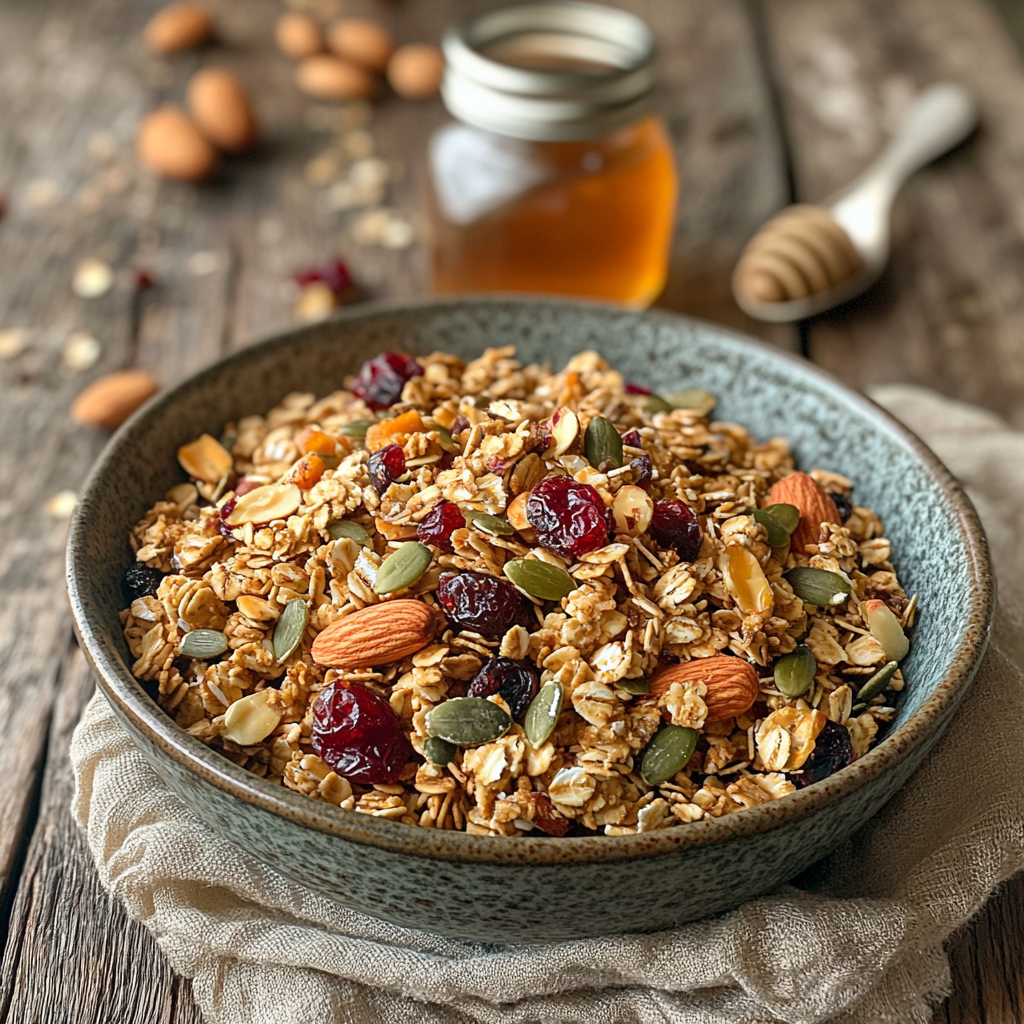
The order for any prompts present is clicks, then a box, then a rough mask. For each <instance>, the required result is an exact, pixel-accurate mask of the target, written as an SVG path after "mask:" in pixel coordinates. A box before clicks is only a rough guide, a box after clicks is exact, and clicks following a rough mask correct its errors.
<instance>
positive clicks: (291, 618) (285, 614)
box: [274, 598, 309, 664]
mask: <svg viewBox="0 0 1024 1024" xmlns="http://www.w3.org/2000/svg"><path fill="white" fill-rule="evenodd" d="M307 622H309V612H308V611H307V609H306V602H305V601H303V600H302V599H301V598H296V599H295V600H294V601H289V602H288V603H287V604H286V605H285V606H284V611H282V612H281V618H279V619H278V620H277V625H276V626H275V627H274V660H275V661H277V662H278V664H280V663H281V662H282V661H285V660H287V658H288V656H289V655H290V654H291V653H292V651H294V650H295V648H296V647H298V646H299V641H300V640H301V639H302V636H303V634H304V633H305V632H306V623H307Z"/></svg>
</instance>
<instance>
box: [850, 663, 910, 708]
mask: <svg viewBox="0 0 1024 1024" xmlns="http://www.w3.org/2000/svg"><path fill="white" fill-rule="evenodd" d="M899 667H900V666H899V662H898V661H890V662H887V663H886V664H885V665H883V666H882V667H881V668H880V669H879V670H878V671H877V672H876V673H875V674H874V675H873V676H872V677H871V678H870V679H869V680H868V681H867V682H866V683H865V684H864V685H863V686H862V687H861V688H860V689H859V690H858V691H857V700H858V701H869V700H871V698H872V697H877V696H878V695H879V694H880V693H881V692H882V691H883V690H885V689H886V688H887V687H888V686H889V683H890V682H891V681H892V677H893V675H894V674H895V672H896V669H898V668H899Z"/></svg>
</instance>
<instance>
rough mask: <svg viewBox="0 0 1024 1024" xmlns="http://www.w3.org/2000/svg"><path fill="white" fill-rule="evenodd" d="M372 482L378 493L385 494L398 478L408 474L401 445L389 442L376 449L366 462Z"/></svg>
mask: <svg viewBox="0 0 1024 1024" xmlns="http://www.w3.org/2000/svg"><path fill="white" fill-rule="evenodd" d="M366 471H367V472H368V473H369V474H370V483H371V484H373V489H374V490H375V491H376V492H377V493H378V494H383V493H384V492H385V491H386V490H387V489H388V488H389V487H390V486H391V485H392V484H393V483H394V482H395V481H396V480H401V479H402V477H404V476H405V474H406V466H405V453H404V452H403V451H402V448H401V445H397V444H389V445H388V446H387V447H386V448H380V449H379V450H377V451H375V452H374V453H373V454H372V455H371V456H370V459H369V461H368V462H367V464H366Z"/></svg>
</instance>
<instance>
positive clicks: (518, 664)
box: [469, 657, 540, 722]
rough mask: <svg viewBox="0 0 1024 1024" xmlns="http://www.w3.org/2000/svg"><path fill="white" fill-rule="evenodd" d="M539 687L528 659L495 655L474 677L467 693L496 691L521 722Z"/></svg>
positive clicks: (477, 694) (481, 693)
mask: <svg viewBox="0 0 1024 1024" xmlns="http://www.w3.org/2000/svg"><path fill="white" fill-rule="evenodd" d="M539 687H540V680H539V679H538V678H537V670H536V669H535V668H534V667H533V665H532V664H531V663H530V662H528V661H516V660H515V659H513V658H502V657H497V658H491V660H490V661H489V662H487V664H486V665H484V667H483V668H482V669H480V671H479V672H477V674H476V675H475V676H474V677H473V681H472V682H471V683H470V684H469V696H470V697H491V696H493V695H494V694H497V695H498V696H499V697H501V699H502V700H503V701H504V702H505V703H506V704H507V705H508V709H509V711H510V712H511V713H512V717H513V718H514V719H515V720H516V721H517V722H521V721H522V719H523V715H525V714H526V709H527V708H528V707H529V706H530V701H532V700H533V698H534V697H536V696H537V690H538V688H539Z"/></svg>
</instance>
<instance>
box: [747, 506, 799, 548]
mask: <svg viewBox="0 0 1024 1024" xmlns="http://www.w3.org/2000/svg"><path fill="white" fill-rule="evenodd" d="M750 515H751V518H752V519H753V520H754V522H755V523H760V524H761V525H762V526H763V527H764V529H765V533H767V534H768V543H769V544H770V545H771V546H772V547H773V548H784V547H785V546H786V545H787V544H788V543H789V538H790V535H791V534H792V533H793V531H794V530H795V529H796V528H797V524H798V523H799V522H800V510H799V509H798V508H797V507H796V506H795V505H765V507H764V508H757V509H754V511H753V512H751V513H750Z"/></svg>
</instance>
